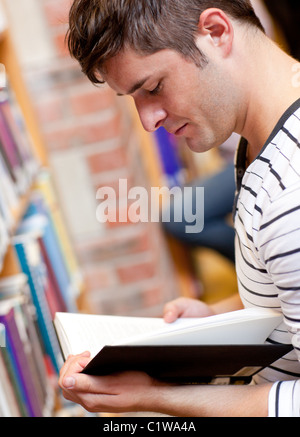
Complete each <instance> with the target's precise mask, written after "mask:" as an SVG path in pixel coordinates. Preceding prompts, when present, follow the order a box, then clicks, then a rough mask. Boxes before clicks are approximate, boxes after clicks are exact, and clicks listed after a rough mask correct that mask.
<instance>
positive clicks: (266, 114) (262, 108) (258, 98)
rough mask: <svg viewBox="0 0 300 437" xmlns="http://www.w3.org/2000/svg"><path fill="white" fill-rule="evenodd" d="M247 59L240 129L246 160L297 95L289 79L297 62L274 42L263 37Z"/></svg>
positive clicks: (265, 138) (253, 155) (262, 144)
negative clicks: (260, 43)
mask: <svg viewBox="0 0 300 437" xmlns="http://www.w3.org/2000/svg"><path fill="white" fill-rule="evenodd" d="M249 61H250V59H249ZM251 62H253V64H252V65H250V62H249V64H248V66H249V69H248V71H247V73H248V77H247V89H248V96H247V98H246V100H247V104H246V109H245V116H244V120H243V121H244V123H243V127H242V132H241V134H242V136H243V137H244V138H246V139H247V140H248V143H249V146H248V162H249V163H250V162H252V161H253V160H254V159H255V157H256V156H257V154H258V153H259V152H260V150H261V148H262V147H263V146H264V144H265V142H266V141H267V139H268V137H269V135H270V134H271V132H272V130H273V129H274V127H275V126H276V123H277V122H278V120H279V119H280V117H281V116H282V114H283V113H284V112H285V111H286V110H287V109H288V108H289V107H290V106H291V105H292V104H293V103H294V102H295V101H296V100H297V99H298V98H299V97H300V88H299V87H298V88H297V87H295V84H294V83H293V74H295V73H294V72H293V71H294V70H293V66H294V65H295V64H296V63H297V62H296V61H295V60H294V59H292V58H291V57H289V56H288V55H286V54H285V53H284V52H282V51H281V50H280V49H279V48H278V47H277V46H276V45H275V44H273V43H272V42H270V41H269V40H266V41H264V43H263V44H262V45H261V47H260V49H259V50H258V51H256V52H255V59H252V60H251ZM246 94H247V92H246Z"/></svg>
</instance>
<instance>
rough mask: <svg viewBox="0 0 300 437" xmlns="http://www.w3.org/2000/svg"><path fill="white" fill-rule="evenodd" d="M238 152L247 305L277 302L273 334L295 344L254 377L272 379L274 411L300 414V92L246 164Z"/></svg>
mask: <svg viewBox="0 0 300 437" xmlns="http://www.w3.org/2000/svg"><path fill="white" fill-rule="evenodd" d="M246 155H247V142H246V140H244V139H242V140H241V143H240V146H239V149H238V152H237V156H236V182H237V194H236V200H235V210H234V220H235V229H236V242H235V244H236V271H237V278H238V286H239V293H240V296H241V299H242V301H243V304H244V306H245V307H263V308H272V309H276V310H279V311H282V313H283V316H284V318H283V320H284V321H283V323H282V324H281V325H280V326H279V327H278V328H277V329H275V331H273V333H272V334H271V336H270V337H269V339H268V340H267V341H268V342H271V343H274V342H275V343H284V344H291V343H292V344H293V346H294V349H293V350H292V351H291V352H290V353H288V354H287V355H285V356H284V357H283V358H281V359H280V360H278V361H276V362H275V363H273V364H272V365H271V366H270V367H268V368H267V369H264V370H263V371H262V372H260V373H259V374H258V375H257V376H256V377H255V379H254V382H255V383H264V382H272V383H273V385H272V389H271V391H270V394H269V416H296V417H299V416H300V99H299V100H298V101H296V102H295V103H294V104H293V105H292V106H291V107H290V108H289V109H288V110H287V111H286V112H285V113H284V115H283V116H282V117H281V119H280V120H279V122H278V123H277V125H276V127H275V128H274V130H273V132H272V133H271V135H270V137H269V138H268V140H267V142H266V144H265V145H264V147H263V148H262V150H261V151H260V153H259V155H258V156H257V157H256V159H255V160H254V161H253V162H252V163H251V165H250V166H249V167H248V168H246Z"/></svg>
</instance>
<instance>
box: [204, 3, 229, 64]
mask: <svg viewBox="0 0 300 437" xmlns="http://www.w3.org/2000/svg"><path fill="white" fill-rule="evenodd" d="M198 31H199V35H201V36H204V37H206V39H207V40H208V42H209V43H210V44H213V46H214V47H218V48H220V49H222V52H223V54H224V56H227V55H229V53H230V52H231V49H232V43H233V36H234V30H233V25H232V22H231V20H230V18H229V17H228V15H226V14H225V12H223V11H222V10H221V9H217V8H209V9H205V11H203V12H202V14H201V15H200V18H199V24H198Z"/></svg>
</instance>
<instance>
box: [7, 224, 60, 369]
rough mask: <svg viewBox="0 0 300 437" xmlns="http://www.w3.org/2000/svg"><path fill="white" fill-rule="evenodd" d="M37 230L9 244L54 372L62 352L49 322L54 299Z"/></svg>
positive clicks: (14, 239)
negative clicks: (14, 254) (26, 284)
mask: <svg viewBox="0 0 300 437" xmlns="http://www.w3.org/2000/svg"><path fill="white" fill-rule="evenodd" d="M38 236H39V232H38V230H37V231H36V233H24V234H20V235H16V236H14V237H13V238H12V243H13V245H14V248H15V250H16V254H17V257H18V260H19V263H20V266H21V269H22V272H23V273H24V274H25V275H26V277H27V280H28V285H29V289H30V292H31V297H32V301H33V304H34V306H35V309H36V313H37V323H38V327H39V332H40V335H41V337H42V339H43V344H44V347H45V350H46V352H47V354H48V356H49V357H50V359H51V362H52V365H53V366H54V369H55V371H56V372H57V373H58V372H59V368H60V366H61V354H60V350H59V345H58V342H57V338H56V336H55V332H54V329H53V324H52V313H51V309H52V308H55V305H56V304H57V301H56V300H55V296H54V295H53V294H52V291H53V288H52V287H51V283H50V279H49V276H48V274H47V269H46V265H45V263H44V260H43V257H42V254H41V251H40V246H39V243H38V240H37V238H38Z"/></svg>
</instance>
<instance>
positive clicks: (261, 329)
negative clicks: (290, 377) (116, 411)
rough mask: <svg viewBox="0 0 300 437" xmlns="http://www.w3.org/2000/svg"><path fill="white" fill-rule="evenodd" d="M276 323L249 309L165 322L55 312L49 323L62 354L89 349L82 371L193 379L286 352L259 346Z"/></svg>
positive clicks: (239, 370) (271, 315) (271, 314)
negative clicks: (134, 373) (140, 373)
mask: <svg viewBox="0 0 300 437" xmlns="http://www.w3.org/2000/svg"><path fill="white" fill-rule="evenodd" d="M281 322H282V315H281V314H280V313H278V312H276V311H272V310H265V309H256V308H249V309H243V310H240V311H234V312H230V313H225V314H221V315H216V316H210V317H205V318H182V319H178V320H177V321H176V322H174V323H171V324H167V323H165V322H164V320H163V319H160V318H144V317H123V316H105V315H87V314H72V313H56V316H55V320H54V326H55V329H56V333H57V337H58V339H59V342H60V346H61V349H62V353H63V356H64V358H66V357H67V356H68V355H69V354H78V353H81V352H84V351H86V350H88V351H90V353H91V356H92V358H93V359H92V361H91V362H90V363H89V364H88V366H87V367H86V368H85V369H84V372H85V373H89V374H94V375H105V374H109V373H113V372H117V371H122V370H142V371H145V372H147V373H149V374H151V375H152V376H155V377H157V378H162V379H175V380H181V381H182V382H192V381H193V382H197V381H198V380H199V381H200V380H207V379H211V378H215V377H219V376H226V377H227V376H228V377H232V376H233V375H235V376H236V377H244V376H247V377H248V376H251V375H252V374H254V373H255V372H257V371H258V370H260V369H261V368H263V367H265V366H267V365H269V364H270V363H272V362H273V361H275V360H276V359H278V358H279V357H281V356H283V355H284V354H286V353H287V352H288V351H289V350H290V349H291V346H290V345H288V346H285V345H271V344H265V341H266V339H267V337H268V336H269V334H270V333H271V332H272V331H273V330H274V329H275V328H276V327H277V326H278V325H279V324H280V323H281ZM245 368H246V369H245ZM249 368H251V369H249Z"/></svg>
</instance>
